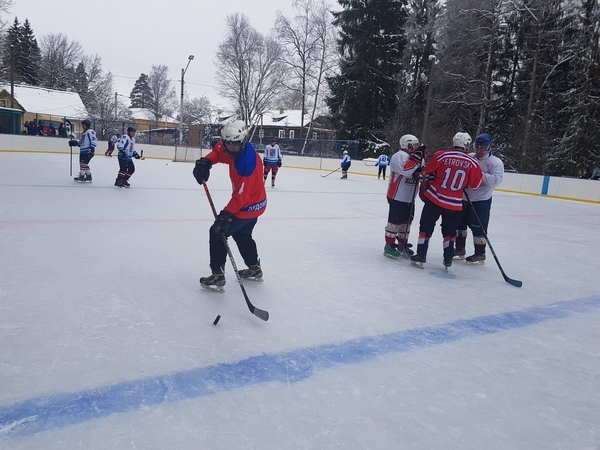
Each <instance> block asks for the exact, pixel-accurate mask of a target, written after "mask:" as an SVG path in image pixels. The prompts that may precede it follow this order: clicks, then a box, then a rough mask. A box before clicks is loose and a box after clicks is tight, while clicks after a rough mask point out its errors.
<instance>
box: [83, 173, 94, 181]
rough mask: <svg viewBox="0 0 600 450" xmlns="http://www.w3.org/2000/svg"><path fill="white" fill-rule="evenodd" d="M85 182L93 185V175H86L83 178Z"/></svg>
mask: <svg viewBox="0 0 600 450" xmlns="http://www.w3.org/2000/svg"><path fill="white" fill-rule="evenodd" d="M83 181H86V182H88V183H91V182H92V174H91V173H86V174H85V175H84V176H83Z"/></svg>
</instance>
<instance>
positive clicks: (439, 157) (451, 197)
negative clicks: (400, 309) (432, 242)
mask: <svg viewBox="0 0 600 450" xmlns="http://www.w3.org/2000/svg"><path fill="white" fill-rule="evenodd" d="M423 173H424V174H425V175H424V179H423V184H422V189H423V191H422V199H423V202H424V205H423V210H422V212H421V220H420V223H419V241H418V244H417V253H416V254H415V255H413V256H411V257H410V260H411V263H412V265H414V266H416V267H419V268H421V269H422V268H423V264H424V263H425V262H426V261H427V250H428V248H429V239H430V238H431V235H432V234H433V230H434V228H435V223H436V222H437V220H438V219H439V218H440V216H441V217H442V235H443V238H444V260H443V264H444V267H445V268H446V271H447V270H448V268H449V267H450V266H451V265H452V258H453V257H454V239H455V237H456V229H457V226H458V222H459V220H460V216H461V211H462V198H463V191H464V190H465V188H466V187H467V186H469V187H471V188H472V189H477V188H478V187H479V185H480V184H481V180H482V178H483V174H482V173H481V168H480V167H479V163H478V162H477V159H475V158H473V157H472V156H469V155H468V154H466V153H465V152H464V149H463V148H460V147H455V148H454V149H453V150H442V151H439V152H436V153H435V154H434V155H433V156H432V158H431V159H430V160H429V162H428V163H427V165H426V166H425V169H424V171H423Z"/></svg>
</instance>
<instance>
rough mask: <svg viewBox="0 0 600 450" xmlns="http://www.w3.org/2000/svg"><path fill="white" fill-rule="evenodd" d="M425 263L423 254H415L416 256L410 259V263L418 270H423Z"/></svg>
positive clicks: (425, 259)
mask: <svg viewBox="0 0 600 450" xmlns="http://www.w3.org/2000/svg"><path fill="white" fill-rule="evenodd" d="M426 262H427V258H426V256H425V254H423V253H417V254H416V255H413V256H411V257H410V263H411V264H412V265H413V266H415V267H418V268H419V269H424V268H425V266H424V264H425V263H426Z"/></svg>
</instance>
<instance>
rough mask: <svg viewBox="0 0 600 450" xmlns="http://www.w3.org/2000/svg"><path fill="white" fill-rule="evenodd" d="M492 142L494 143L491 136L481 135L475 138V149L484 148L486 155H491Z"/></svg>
mask: <svg viewBox="0 0 600 450" xmlns="http://www.w3.org/2000/svg"><path fill="white" fill-rule="evenodd" d="M492 142H494V138H493V137H492V135H491V134H488V133H481V134H480V135H479V136H477V137H476V138H475V149H476V150H477V149H478V148H485V149H487V151H488V154H489V155H491V154H492Z"/></svg>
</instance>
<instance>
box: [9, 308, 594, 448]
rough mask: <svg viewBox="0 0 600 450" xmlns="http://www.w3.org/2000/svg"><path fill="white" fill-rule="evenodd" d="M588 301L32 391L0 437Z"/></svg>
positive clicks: (299, 371) (434, 341) (291, 376)
mask: <svg viewBox="0 0 600 450" xmlns="http://www.w3.org/2000/svg"><path fill="white" fill-rule="evenodd" d="M596 308H600V296H592V297H587V298H581V299H576V300H570V301H562V302H558V303H554V304H552V305H547V306H539V307H533V308H528V309H525V310H522V311H511V312H506V313H500V314H493V315H489V316H483V317H476V318H473V319H462V320H457V321H454V322H449V323H445V324H440V325H432V326H428V327H423V328H416V329H414V330H405V331H398V332H395V333H388V334H383V335H379V336H371V337H364V338H360V339H355V340H352V341H348V342H342V343H339V344H329V345H321V346H318V347H313V348H305V349H298V350H292V351H290V352H284V353H279V354H273V355H269V354H263V355H260V356H253V357H251V358H248V359H244V360H241V361H237V362H233V363H220V364H216V365H213V366H209V367H202V368H198V369H194V370H188V371H183V372H177V373H173V374H168V375H164V376H159V377H154V378H147V379H142V380H133V381H128V382H124V383H118V384H114V385H112V386H102V387H98V388H96V389H90V390H87V391H81V392H74V393H70V394H62V395H54V396H48V397H40V398H33V399H30V400H25V401H22V402H19V403H15V404H13V405H7V406H3V407H0V437H4V438H6V437H8V436H11V437H18V436H27V435H32V434H35V433H39V432H42V431H45V430H51V429H55V428H61V427H65V426H69V425H74V424H78V423H82V422H86V421H89V420H94V419H99V418H102V417H105V416H108V415H111V414H116V413H121V412H127V411H135V410H138V409H140V408H144V407H149V406H152V405H160V404H161V403H167V402H177V401H180V400H186V399H191V398H197V397H205V396H208V395H214V394H218V393H219V392H224V391H230V390H232V389H237V388H240V387H244V386H251V385H253V384H258V383H268V382H284V383H286V382H295V381H300V380H303V379H305V378H308V377H310V376H311V375H312V374H313V373H315V372H317V371H319V370H324V369H329V368H332V367H342V366H344V365H347V364H358V363H361V362H364V361H368V360H372V359H374V358H376V357H379V356H382V355H387V354H393V353H401V352H407V351H411V350H416V349H422V348H428V347H434V346H438V345H442V344H447V343H449V342H456V341H460V340H464V339H472V338H477V337H480V336H486V335H492V334H496V333H499V332H501V331H506V330H514V329H519V328H524V327H528V326H530V325H535V324H539V323H543V322H547V321H549V320H554V319H561V318H566V317H570V316H572V315H573V314H575V313H584V312H587V311H590V310H593V309H596Z"/></svg>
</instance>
